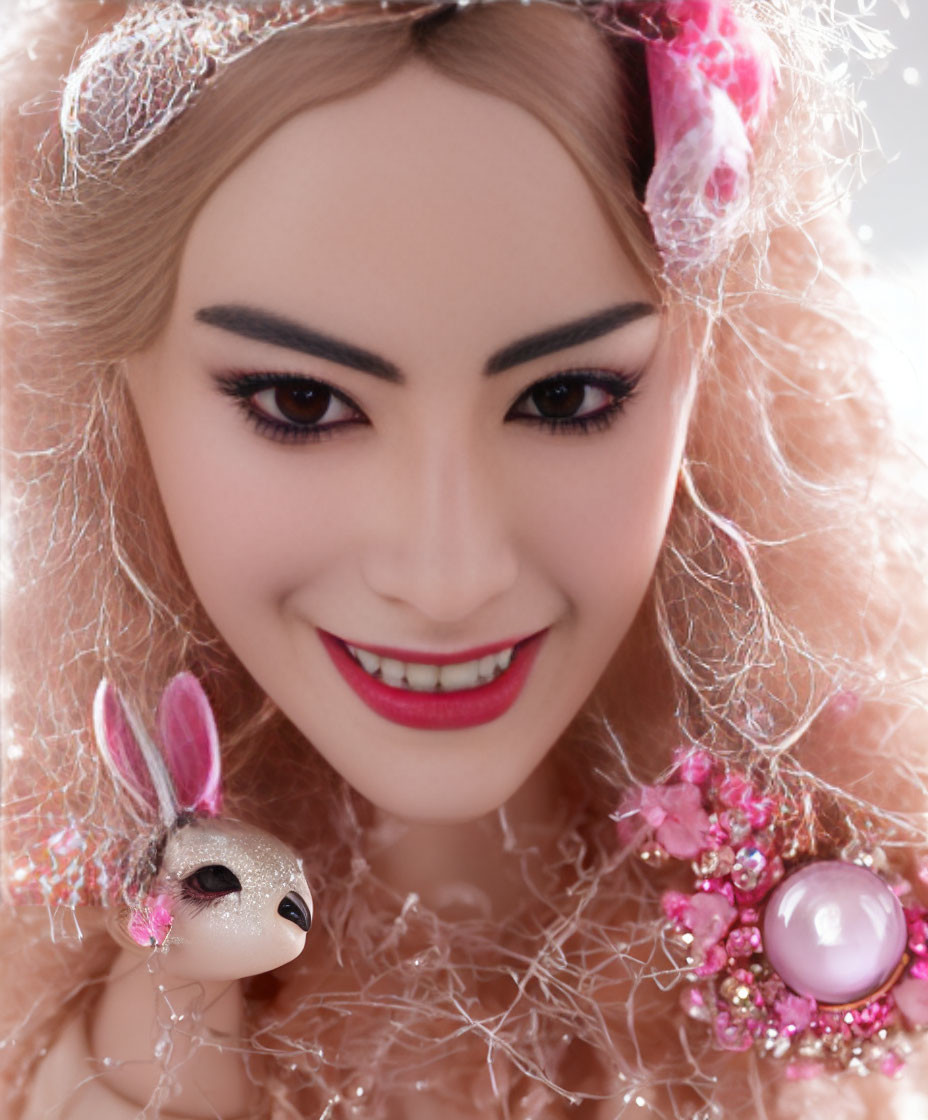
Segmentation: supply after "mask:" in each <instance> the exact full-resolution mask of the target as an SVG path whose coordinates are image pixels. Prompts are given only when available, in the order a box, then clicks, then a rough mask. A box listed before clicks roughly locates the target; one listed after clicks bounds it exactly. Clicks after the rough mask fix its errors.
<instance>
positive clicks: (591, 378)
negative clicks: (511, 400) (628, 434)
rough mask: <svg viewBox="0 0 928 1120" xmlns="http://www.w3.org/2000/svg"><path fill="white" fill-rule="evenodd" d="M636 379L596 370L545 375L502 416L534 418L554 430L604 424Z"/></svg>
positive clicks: (619, 408) (589, 427)
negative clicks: (544, 377)
mask: <svg viewBox="0 0 928 1120" xmlns="http://www.w3.org/2000/svg"><path fill="white" fill-rule="evenodd" d="M637 380H638V379H637V377H630V376H628V375H625V374H614V373H606V372H600V371H596V372H585V371H571V372H569V373H564V374H559V375H558V376H557V377H548V378H546V379H545V380H544V381H539V382H537V383H536V384H535V385H533V386H531V388H530V389H527V390H526V391H525V392H524V393H523V394H522V396H521V397H519V399H518V400H517V401H516V402H515V404H514V405H513V406H512V408H511V409H510V410H509V412H508V413H507V415H506V419H507V420H525V421H528V422H530V423H532V422H534V423H536V424H541V425H542V426H544V427H546V428H549V429H551V430H555V431H568V432H569V431H587V430H589V429H602V428H606V427H608V426H609V424H611V423H612V421H613V419H614V418H615V416H616V415H617V414H618V413H619V411H620V410H621V409H622V407H623V406H624V405H625V403H626V401H628V400H629V399H630V398H631V396H632V395H633V394H634V391H635V386H636V384H637Z"/></svg>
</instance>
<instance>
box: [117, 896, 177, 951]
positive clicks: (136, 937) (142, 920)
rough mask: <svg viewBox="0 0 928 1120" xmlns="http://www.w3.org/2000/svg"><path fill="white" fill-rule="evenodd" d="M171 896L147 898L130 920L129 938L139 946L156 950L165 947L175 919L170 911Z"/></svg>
mask: <svg viewBox="0 0 928 1120" xmlns="http://www.w3.org/2000/svg"><path fill="white" fill-rule="evenodd" d="M170 902H171V899H170V896H169V895H167V894H159V895H156V896H155V897H153V898H151V897H150V898H147V899H145V901H144V902H143V904H142V905H141V906H140V907H139V908H138V909H137V910H135V911H133V914H132V917H131V918H130V919H129V926H128V929H129V936H130V937H131V938H132V940H133V941H134V942H135V943H136V944H137V945H148V946H151V947H152V948H154V947H155V946H156V945H163V944H164V942H165V940H166V939H167V936H168V934H169V933H170V932H171V926H172V925H173V924H174V919H173V917H172V916H171V911H170V908H169V907H170Z"/></svg>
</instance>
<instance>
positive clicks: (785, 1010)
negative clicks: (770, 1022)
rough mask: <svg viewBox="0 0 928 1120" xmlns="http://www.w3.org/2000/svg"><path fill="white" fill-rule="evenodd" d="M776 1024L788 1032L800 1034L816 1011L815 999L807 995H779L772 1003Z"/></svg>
mask: <svg viewBox="0 0 928 1120" xmlns="http://www.w3.org/2000/svg"><path fill="white" fill-rule="evenodd" d="M773 1009H774V1012H775V1013H776V1017H777V1026H778V1027H779V1028H780V1030H781V1031H786V1032H787V1033H789V1034H800V1033H801V1032H802V1031H804V1030H805V1029H806V1027H807V1026H808V1025H809V1024H810V1023H811V1022H812V1016H813V1015H814V1014H815V1011H816V1004H815V1001H814V1000H812V999H809V998H808V997H807V996H794V995H792V994H789V995H784V996H781V997H780V999H778V1000H777V1001H776V1003H775V1004H774V1005H773Z"/></svg>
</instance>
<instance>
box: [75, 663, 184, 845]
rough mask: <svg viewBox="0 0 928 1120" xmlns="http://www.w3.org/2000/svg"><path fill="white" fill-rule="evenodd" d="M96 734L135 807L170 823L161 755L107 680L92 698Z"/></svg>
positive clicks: (168, 794) (169, 797)
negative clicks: (157, 815) (155, 814)
mask: <svg viewBox="0 0 928 1120" xmlns="http://www.w3.org/2000/svg"><path fill="white" fill-rule="evenodd" d="M93 730H94V735H95V737H96V740H97V746H98V747H99V749H100V754H101V755H102V756H103V761H104V762H105V763H106V765H107V766H108V767H109V770H110V772H111V773H112V775H113V777H114V778H115V779H116V781H117V782H118V784H119V785H120V786H122V788H123V789H124V790H125V792H126V793H128V794H129V796H130V797H131V798H132V800H133V801H134V802H135V804H136V806H137V807H138V808H140V809H142V810H143V812H145V815H146V816H151V814H152V813H157V814H159V815H160V816H161V819H162V821H164V822H165V823H169V822H171V821H172V820H173V819H174V816H175V815H176V814H175V805H174V796H173V790H172V789H171V783H170V779H169V777H168V775H167V772H166V771H165V769H164V766H163V764H162V762H161V759H160V757H159V755H158V752H157V751H156V750H155V748H154V745H153V744H152V743H151V741H150V740H149V739H148V737H147V736H146V734H145V731H144V729H143V728H142V727H141V726H139V725H138V724H137V721H136V720H134V719H133V718H132V715H131V713H130V712H129V711H127V709H126V707H125V705H124V704H123V701H122V698H121V697H120V695H119V693H118V692H117V691H116V689H115V688H114V687H113V685H111V684H110V682H109V681H108V680H107V679H106V678H105V677H104V678H103V680H101V681H100V683H99V685H98V686H97V691H96V695H95V696H94V698H93Z"/></svg>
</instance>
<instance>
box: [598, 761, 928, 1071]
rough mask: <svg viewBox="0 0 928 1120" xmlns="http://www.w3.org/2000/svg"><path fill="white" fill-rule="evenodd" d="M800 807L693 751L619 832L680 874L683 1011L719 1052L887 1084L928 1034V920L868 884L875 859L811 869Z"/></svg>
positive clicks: (903, 894)
mask: <svg viewBox="0 0 928 1120" xmlns="http://www.w3.org/2000/svg"><path fill="white" fill-rule="evenodd" d="M804 808H805V809H807V808H808V806H803V805H801V804H800V802H799V800H796V799H793V798H791V797H790V796H789V795H788V794H777V795H771V794H770V793H767V792H765V791H764V790H763V789H761V788H760V786H759V784H758V782H757V780H756V779H752V778H751V777H749V776H748V775H746V774H742V773H740V772H738V771H736V770H732V769H728V768H727V767H725V766H724V765H723V764H722V763H720V762H719V761H718V760H716V759H715V758H713V757H712V756H711V755H710V754H709V753H708V752H707V751H704V750H700V749H696V750H681V751H679V752H678V754H677V756H676V758H675V767H674V770H673V772H672V773H671V775H670V777H669V778H668V780H666V781H664V782H662V783H660V784H658V785H654V786H642V787H639V788H637V789H635V790H633V791H630V792H629V793H628V794H627V795H626V796H625V798H624V799H623V801H622V803H621V805H620V806H619V809H618V811H617V813H616V814H615V820H616V823H617V829H618V835H619V839H620V841H621V842H622V844H623V845H624V846H626V847H629V848H632V849H633V850H634V851H635V852H636V854H637V856H638V857H639V858H640V859H641V860H642V861H643V862H645V863H646V864H648V865H649V866H651V867H654V868H656V869H657V868H659V869H661V873H662V874H666V875H668V877H669V876H671V875H674V876H675V882H674V887H672V888H668V889H665V890H664V892H663V894H662V897H661V903H662V909H663V912H664V924H665V935H666V940H667V942H668V943H669V945H670V946H671V950H672V952H674V953H675V955H676V956H677V957H678V959H679V963H680V968H681V972H682V974H683V976H684V978H685V988H684V990H683V992H682V995H681V999H680V1003H681V1007H682V1008H683V1010H684V1011H685V1012H686V1014H687V1015H688V1016H689V1017H690V1018H692V1019H694V1020H697V1021H699V1022H701V1023H704V1024H705V1025H706V1026H707V1027H708V1029H709V1030H710V1031H711V1033H712V1039H713V1042H714V1044H715V1045H716V1046H717V1047H719V1048H720V1049H723V1050H733V1051H743V1050H750V1049H752V1048H753V1049H755V1050H756V1051H757V1052H758V1053H759V1054H761V1055H763V1056H764V1057H767V1058H774V1059H781V1060H783V1061H784V1062H785V1063H786V1071H785V1072H786V1076H787V1077H788V1078H791V1079H801V1078H807V1077H815V1076H818V1075H819V1074H822V1073H828V1072H837V1071H839V1070H845V1069H854V1070H857V1071H858V1072H867V1071H879V1072H881V1073H884V1074H886V1075H889V1076H892V1075H893V1074H895V1073H897V1072H898V1071H899V1069H901V1068H902V1065H903V1062H904V1058H905V1055H906V1053H907V1052H908V1051H909V1050H910V1049H911V1042H910V1039H909V1032H910V1031H911V1030H912V1029H913V1028H919V1027H926V1026H928V909H926V907H924V906H922V905H920V904H919V903H918V901H917V900H916V898H915V895H914V892H913V889H912V884H911V883H909V882H908V881H907V880H905V879H902V878H901V877H898V876H897V877H893V879H892V881H890V880H889V878H888V876H884V875H883V874H878V873H877V871H876V870H875V869H876V868H880V869H881V870H882V869H883V868H884V865H885V857H884V856H883V854H882V852H881V851H880V850H879V849H877V848H874V850H873V851H872V852H860V853H857V854H856V856H855V858H854V859H853V860H850V859H844V858H839V856H838V854H835V855H834V858H816V857H820V855H821V853H820V851H819V849H820V848H822V847H824V845H823V844H820V843H819V842H817V841H816V838H815V837H814V836H813V835H812V834H811V831H810V829H809V828H808V827H807V826H806V825H805V823H804V822H805V821H806V819H807V815H806V814H804V812H803V809H804ZM681 861H682V863H683V866H682V867H681ZM681 872H683V876H682V878H683V879H684V881H685V879H688V880H689V886H688V888H687V889H679V887H680V886H681V885H682V884H681V881H680V880H681V874H680V873H681Z"/></svg>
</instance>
